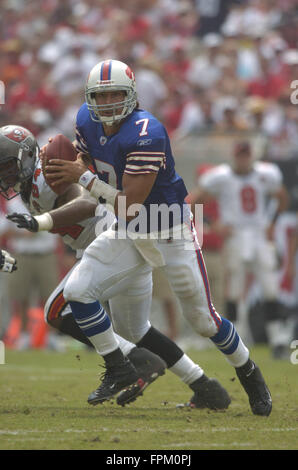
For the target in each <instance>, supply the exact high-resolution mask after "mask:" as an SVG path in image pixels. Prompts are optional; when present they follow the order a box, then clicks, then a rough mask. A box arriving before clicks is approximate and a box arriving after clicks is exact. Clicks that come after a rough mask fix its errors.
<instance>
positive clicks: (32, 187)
mask: <svg viewBox="0 0 298 470" xmlns="http://www.w3.org/2000/svg"><path fill="white" fill-rule="evenodd" d="M9 127H15V128H17V129H19V130H20V129H22V128H19V127H17V126H9ZM3 129H5V128H0V186H1V188H5V181H7V180H8V177H7V176H5V174H4V170H5V169H2V165H1V160H2V158H1V148H2V147H3V146H4V138H3V135H1V134H4V135H5V136H7V134H9V135H10V134H11V130H7V129H6V130H4V131H3ZM1 131H2V132H1ZM25 131H26V130H25ZM27 132H28V131H27ZM32 137H33V136H32ZM9 145H10V147H11V148H10V154H11V155H13V154H18V152H19V147H18V145H16V143H13V142H9ZM33 145H34V142H33ZM12 158H13V157H11V159H12ZM6 167H7V164H5V168H6ZM14 172H15V173H17V169H16V168H14ZM10 185H13V186H15V180H13V179H12V180H10V181H9V186H10ZM6 189H7V190H8V188H6ZM6 192H7V191H6ZM6 195H7V194H6ZM21 196H22V199H23V202H24V203H25V205H26V206H27V208H28V211H29V213H30V214H31V215H29V214H12V215H10V216H8V218H9V219H10V220H12V221H14V222H16V223H17V224H18V226H19V227H23V228H27V229H29V230H31V231H37V230H38V231H39V230H41V229H42V228H45V227H43V225H44V224H47V217H48V214H50V217H51V218H52V220H53V221H54V223H53V228H52V230H51V232H54V233H58V234H60V235H61V236H62V238H63V240H64V242H65V243H66V244H67V245H69V246H70V247H71V248H72V249H73V250H75V251H76V252H77V257H78V258H80V257H81V255H82V253H83V251H84V250H85V249H86V247H87V246H88V245H89V244H90V243H91V241H92V240H93V239H94V238H95V237H96V234H97V233H98V232H100V231H102V230H105V229H107V228H108V227H109V226H110V225H111V224H112V223H113V221H114V218H115V216H114V214H112V213H111V212H108V211H107V210H106V208H105V207H104V206H102V205H97V203H96V201H95V200H94V199H93V198H90V195H89V193H88V192H87V191H85V190H84V189H83V188H82V187H80V186H79V185H72V186H71V187H69V188H68V189H67V190H66V192H65V193H64V194H63V195H62V196H57V194H56V193H55V192H54V191H53V190H52V189H51V188H50V186H49V185H48V184H47V182H46V181H45V178H44V174H43V171H42V165H41V161H40V160H39V159H38V158H37V160H36V165H34V168H33V172H32V178H31V179H30V181H29V184H25V185H23V190H22V188H21ZM95 213H96V215H94V214H95ZM32 216H34V217H32ZM79 263H80V260H78V262H77V263H76V264H75V266H74V267H73V268H72V269H71V270H70V271H69V273H68V274H67V275H66V276H65V277H64V279H63V280H62V281H61V283H60V284H59V285H58V286H57V288H56V289H55V291H54V292H53V293H52V294H51V295H50V297H49V299H48V301H47V302H46V305H45V317H46V321H47V322H48V323H49V324H50V325H52V326H53V327H55V328H57V329H59V330H60V331H61V332H63V333H65V334H68V335H71V336H72V337H74V338H76V339H78V340H79V341H81V342H83V343H85V344H88V345H89V346H92V344H91V343H90V341H89V340H88V338H87V337H86V336H85V335H84V334H83V333H82V331H81V329H80V328H79V327H78V326H77V324H76V322H75V320H74V318H73V316H72V314H71V310H70V307H69V304H68V303H67V302H66V301H65V299H64V297H63V289H64V286H65V284H66V282H67V280H68V278H69V277H70V275H71V274H72V272H73V271H74V270H75V268H76V266H77V265H78V264H79ZM98 275H100V273H98ZM138 286H139V283H138V281H137V280H135V281H134V282H133V285H132V287H129V288H128V290H127V292H126V295H125V297H124V296H122V297H120V296H119V297H118V298H117V297H116V299H115V301H116V303H117V304H119V305H123V304H125V307H126V309H134V310H137V309H138V308H140V307H141V306H142V304H143V302H144V299H145V300H146V304H148V298H151V291H152V286H151V283H150V284H149V285H148V286H144V285H140V289H141V291H142V292H138ZM144 288H145V290H146V289H148V292H145V291H144ZM138 298H139V299H140V301H141V305H140V304H139V301H138ZM129 299H132V304H131V305H130V301H129ZM149 305H150V303H149ZM116 336H117V339H118V342H119V345H120V347H121V350H122V352H123V353H124V354H125V355H126V356H127V357H129V359H130V360H131V361H132V362H133V364H134V365H135V367H136V369H137V370H138V371H139V372H140V375H141V379H142V380H141V381H140V380H139V381H138V384H137V386H136V387H135V389H134V390H132V389H131V390H130V391H129V392H130V393H129V395H127V394H126V392H125V391H124V392H123V393H121V394H120V395H119V396H118V397H117V403H118V404H120V405H125V404H126V403H129V402H130V401H133V400H134V399H135V398H136V397H137V396H138V395H139V394H141V393H142V391H143V390H144V388H145V387H146V386H147V385H148V384H149V383H151V382H152V381H153V380H154V379H155V378H157V377H158V375H161V374H162V373H163V371H164V368H165V367H168V368H169V369H170V370H171V371H172V372H173V373H175V374H176V375H177V376H178V377H179V378H181V379H182V380H183V381H184V382H185V383H186V384H188V385H189V386H190V387H191V389H192V390H194V388H196V385H197V382H200V385H201V386H200V387H199V388H200V399H199V401H196V402H195V403H192V406H193V407H197V406H198V407H200V408H202V407H208V408H212V409H220V408H227V406H228V405H229V403H230V398H229V396H228V394H227V392H226V391H225V389H223V387H221V386H220V384H219V383H218V382H217V381H216V380H214V379H208V377H207V376H206V375H205V374H204V372H203V370H202V369H201V368H200V367H199V366H198V365H196V364H195V363H194V362H193V361H192V360H191V359H190V358H189V357H188V356H186V355H185V354H184V353H183V351H182V350H181V349H180V348H179V347H178V346H177V345H176V344H175V343H173V342H172V341H171V340H169V339H168V338H166V337H165V336H164V335H162V334H160V333H159V338H158V340H157V342H156V344H155V345H154V347H155V349H156V348H157V349H156V351H157V352H158V353H159V354H160V356H161V357H164V358H165V359H164V360H163V359H160V357H158V356H157V355H156V354H154V353H151V352H150V351H147V350H146V349H144V348H142V347H140V348H135V345H134V344H132V343H130V342H129V341H126V340H124V339H123V338H122V337H120V336H118V335H116ZM194 384H195V385H194Z"/></svg>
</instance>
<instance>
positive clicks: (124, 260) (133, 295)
mask: <svg viewBox="0 0 298 470" xmlns="http://www.w3.org/2000/svg"><path fill="white" fill-rule="evenodd" d="M114 235H115V234H114V232H113V229H110V230H108V231H106V232H104V233H102V234H101V235H100V236H99V237H97V238H96V239H95V240H94V241H93V242H92V243H91V244H90V245H89V246H88V248H87V249H86V250H85V252H84V255H83V257H82V260H81V262H80V263H79V264H78V265H77V266H76V267H75V268H74V269H73V271H72V272H71V274H70V276H69V278H68V280H67V282H66V285H65V288H64V297H65V299H66V300H68V301H70V300H72V301H77V302H83V303H92V302H94V301H96V300H99V301H100V302H105V301H107V300H110V305H111V310H112V313H113V322H114V325H115V330H116V331H117V332H118V333H119V334H121V335H122V336H124V337H125V338H127V339H129V340H130V341H132V342H138V341H139V340H140V339H141V338H142V337H143V336H144V334H145V333H146V331H147V330H148V329H149V327H150V322H149V316H150V309H151V291H152V266H151V265H150V264H149V262H150V259H148V256H146V255H147V254H148V253H147V254H145V257H144V254H143V255H141V254H140V252H139V251H138V249H137V248H136V245H135V242H134V241H133V240H131V239H115V237H114ZM155 246H156V248H157V250H158V253H159V254H160V255H161V258H162V259H163V260H164V266H163V270H164V272H165V274H166V276H167V277H168V280H169V282H170V283H171V285H172V288H173V290H174V292H175V294H176V295H177V297H178V298H179V300H180V303H181V307H182V310H183V313H184V315H185V317H186V319H187V320H188V321H189V323H190V324H191V325H192V327H193V328H194V330H195V331H196V332H197V333H198V334H201V335H202V336H206V337H211V336H214V335H215V334H216V333H217V331H218V328H219V326H220V323H221V317H220V316H219V314H218V313H217V312H216V311H215V309H214V307H213V305H212V301H211V296H210V290H209V284H208V278H207V273H206V268H205V265H204V261H203V257H202V253H201V250H200V248H199V246H198V244H197V243H196V242H195V232H194V231H192V233H190V232H189V237H188V239H187V240H185V239H184V240H183V239H182V240H176V239H174V240H171V241H170V242H168V241H167V240H156V242H155ZM153 257H154V256H153ZM149 258H150V253H149ZM157 258H158V256H157ZM157 258H156V257H155V258H154V259H155V260H156V259H157ZM148 261H149V262H148ZM119 295H121V297H116V296H119ZM134 307H135V308H134Z"/></svg>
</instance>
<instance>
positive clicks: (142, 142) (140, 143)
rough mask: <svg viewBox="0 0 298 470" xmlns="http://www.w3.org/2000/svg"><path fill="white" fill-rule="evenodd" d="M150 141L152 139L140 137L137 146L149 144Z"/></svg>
mask: <svg viewBox="0 0 298 470" xmlns="http://www.w3.org/2000/svg"><path fill="white" fill-rule="evenodd" d="M151 142H152V139H141V140H138V141H137V145H138V147H142V146H143V145H150V144H151Z"/></svg>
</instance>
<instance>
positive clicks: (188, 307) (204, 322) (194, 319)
mask: <svg viewBox="0 0 298 470" xmlns="http://www.w3.org/2000/svg"><path fill="white" fill-rule="evenodd" d="M198 297H199V296H198V295H195V296H192V297H191V298H185V299H180V303H181V307H182V311H183V314H184V316H185V318H186V319H187V321H188V322H189V323H190V325H191V326H192V327H193V329H194V330H195V331H196V333H198V334H200V335H201V336H204V337H207V338H210V337H211V336H213V335H215V334H216V333H217V329H218V328H217V323H216V320H217V319H218V321H220V320H219V318H220V317H219V315H218V314H217V313H216V312H215V310H214V311H212V312H210V309H209V308H208V307H207V306H203V305H201V302H200V299H199V298H198Z"/></svg>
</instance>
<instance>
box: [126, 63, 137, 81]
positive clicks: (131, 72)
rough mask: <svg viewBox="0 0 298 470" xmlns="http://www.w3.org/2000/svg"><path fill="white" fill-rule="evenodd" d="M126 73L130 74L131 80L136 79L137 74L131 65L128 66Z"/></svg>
mask: <svg viewBox="0 0 298 470" xmlns="http://www.w3.org/2000/svg"><path fill="white" fill-rule="evenodd" d="M125 73H126V75H127V76H128V78H130V79H131V80H135V74H134V73H133V71H132V70H131V68H130V67H129V66H127V67H126V69H125Z"/></svg>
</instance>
